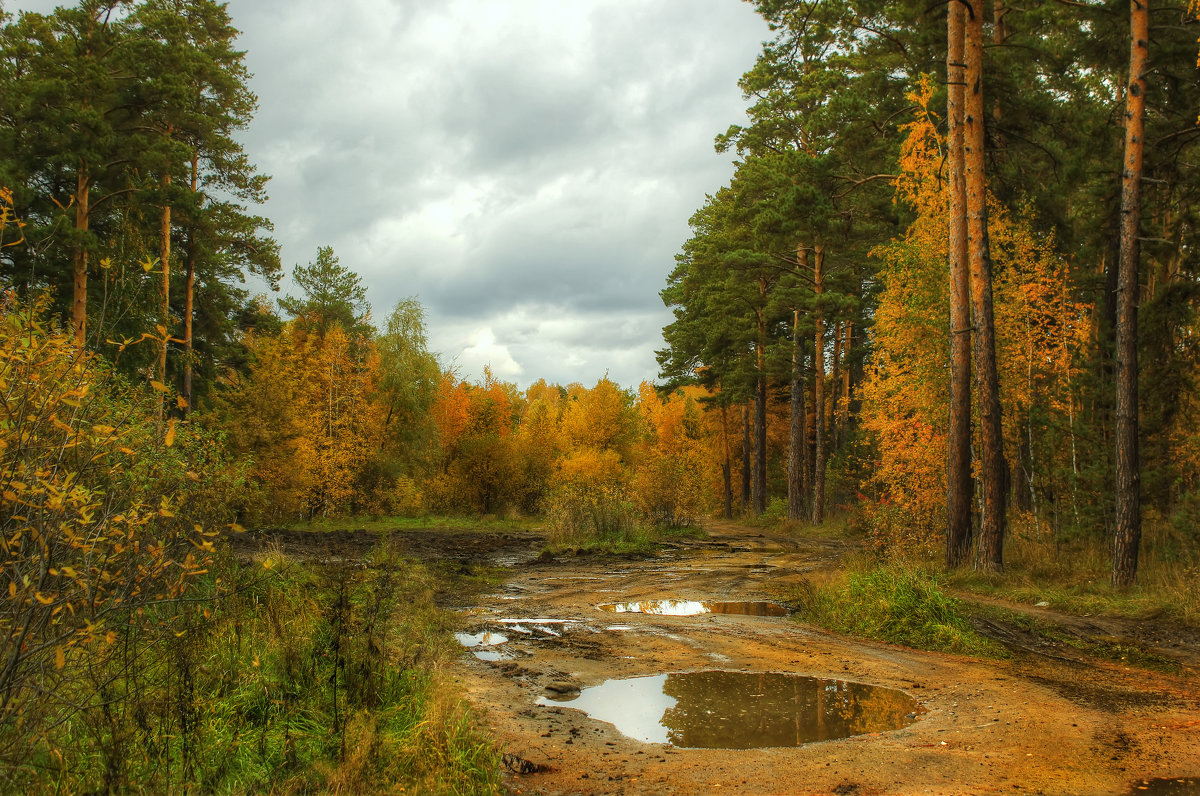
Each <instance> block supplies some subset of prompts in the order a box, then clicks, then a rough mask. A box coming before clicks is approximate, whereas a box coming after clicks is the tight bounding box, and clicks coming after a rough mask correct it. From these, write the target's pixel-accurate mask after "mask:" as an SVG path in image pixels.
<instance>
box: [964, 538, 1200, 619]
mask: <svg viewBox="0 0 1200 796" xmlns="http://www.w3.org/2000/svg"><path fill="white" fill-rule="evenodd" d="M1169 530H1170V529H1169V528H1168V527H1167V526H1166V525H1165V524H1164V523H1162V522H1156V521H1147V522H1146V523H1145V524H1144V536H1143V542H1142V556H1141V561H1140V565H1139V569H1138V580H1137V584H1136V585H1135V586H1133V587H1131V588H1126V589H1114V588H1113V587H1112V586H1111V584H1110V578H1111V567H1112V563H1111V557H1110V555H1109V551H1108V544H1107V542H1104V541H1101V540H1097V539H1093V538H1077V539H1073V540H1068V541H1063V540H1055V539H1053V538H1051V537H1050V536H1049V535H1037V534H1032V533H1029V532H1028V529H1027V528H1022V527H1020V526H1019V525H1018V526H1017V527H1015V528H1014V529H1013V532H1012V533H1010V535H1009V539H1008V541H1007V543H1006V545H1005V571H1004V572H1003V573H1002V574H994V573H985V572H978V571H972V570H966V569H964V570H960V571H957V572H953V573H950V574H949V575H947V583H948V585H950V586H952V587H953V588H955V589H958V590H961V591H963V592H971V593H975V594H982V595H988V596H992V597H997V598H1000V599H1005V600H1010V601H1012V602H1017V603H1023V604H1026V605H1035V604H1037V603H1040V602H1045V603H1048V607H1049V608H1051V609H1053V610H1056V611H1061V612H1063V613H1070V614H1076V615H1080V616H1087V615H1099V616H1117V617H1125V618H1132V619H1147V618H1154V617H1158V616H1166V617H1171V618H1172V619H1174V620H1176V621H1179V622H1181V623H1183V624H1187V625H1190V626H1192V627H1198V626H1200V552H1198V551H1196V550H1194V549H1192V548H1190V547H1184V548H1183V550H1182V552H1180V551H1170V552H1171V553H1172V554H1170V555H1167V554H1166V552H1168V545H1167V542H1168V541H1170V540H1169V539H1166V538H1165V537H1166V536H1167V535H1168V534H1169Z"/></svg>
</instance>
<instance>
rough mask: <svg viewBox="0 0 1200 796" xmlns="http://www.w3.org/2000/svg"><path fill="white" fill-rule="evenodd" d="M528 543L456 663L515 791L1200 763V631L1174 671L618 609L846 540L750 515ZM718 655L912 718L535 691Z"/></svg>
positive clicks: (898, 787) (985, 778)
mask: <svg viewBox="0 0 1200 796" xmlns="http://www.w3.org/2000/svg"><path fill="white" fill-rule="evenodd" d="M431 538H432V537H431ZM427 541H428V540H427ZM530 542H531V544H530V552H529V554H528V555H525V556H521V555H520V554H519V553H514V552H513V551H514V550H516V549H518V548H519V547H520V544H519V541H518V540H516V539H512V540H509V542H508V543H507V545H508V546H507V547H505V550H506V551H507V552H506V555H508V557H509V563H512V562H516V565H515V566H513V567H512V568H511V569H510V572H511V578H510V579H509V580H508V581H507V582H506V583H505V585H504V586H503V587H502V588H501V589H499V590H498V591H496V592H495V593H493V594H491V595H489V596H486V597H484V598H482V600H479V601H477V603H478V604H476V605H473V606H458V607H459V608H461V609H462V610H463V611H464V615H465V618H464V631H465V632H470V633H481V632H485V631H486V632H491V633H496V634H503V635H504V636H506V637H507V638H508V641H507V642H506V643H504V644H501V645H498V646H491V647H474V648H471V649H466V650H464V653H463V656H462V658H461V662H460V664H459V665H458V666H457V668H456V670H455V672H454V676H455V677H456V678H457V681H458V684H459V687H460V688H461V691H462V693H463V696H464V697H466V698H467V699H468V700H469V701H470V702H471V703H472V704H473V705H475V706H476V707H477V708H478V710H479V712H480V713H481V715H482V716H483V719H484V721H485V723H486V724H487V725H488V726H490V727H491V729H492V731H493V732H494V733H495V735H496V737H497V739H498V740H499V742H500V743H501V744H502V745H503V747H504V748H505V749H506V750H507V751H508V752H509V754H510V756H509V758H508V762H509V764H510V766H511V768H512V770H513V771H514V773H513V774H512V775H511V776H510V780H509V785H510V787H511V788H512V790H513V791H514V792H518V793H597V794H599V793H604V794H608V793H630V794H634V793H651V794H653V793H664V794H666V793H677V794H693V793H695V794H699V793H718V792H731V791H733V792H738V793H780V794H783V793H788V794H791V793H795V794H807V793H822V794H828V793H834V794H848V793H854V794H877V793H1021V792H1032V793H1062V794H1092V793H1095V794H1104V793H1114V794H1115V793H1127V792H1131V790H1133V789H1135V788H1136V786H1138V785H1140V784H1142V782H1143V780H1147V781H1153V780H1154V779H1155V778H1170V777H1188V776H1191V777H1195V776H1197V775H1200V682H1198V680H1197V677H1196V674H1197V671H1196V669H1195V668H1194V663H1195V661H1196V660H1197V649H1196V646H1195V638H1194V635H1192V636H1189V637H1187V638H1183V639H1175V640H1174V641H1173V642H1171V643H1166V642H1164V643H1163V645H1162V649H1161V650H1160V651H1161V652H1162V653H1163V655H1165V656H1168V657H1169V656H1171V655H1174V656H1176V657H1177V658H1178V659H1179V660H1180V662H1181V665H1180V667H1179V668H1178V669H1177V670H1176V671H1175V672H1174V673H1171V674H1163V673H1160V672H1154V671H1147V670H1144V669H1139V668H1134V667H1126V666H1124V665H1122V664H1121V663H1120V662H1116V663H1114V662H1112V661H1105V660H1100V659H1092V658H1089V657H1088V656H1087V655H1086V654H1083V653H1080V652H1078V651H1077V650H1075V649H1074V648H1070V650H1063V649H1058V647H1057V646H1056V645H1055V644H1054V643H1052V642H1046V641H1044V640H1038V639H1034V638H1024V637H1023V636H1022V633H1021V632H1018V631H1014V630H1013V629H1011V628H1004V627H1000V626H994V627H992V628H990V630H991V631H992V632H993V633H994V634H996V635H999V636H1001V637H1002V638H1003V637H1005V636H1009V637H1010V638H1007V639H1006V640H1007V641H1008V642H1009V643H1010V645H1011V646H1012V648H1013V649H1014V652H1015V656H1014V658H1013V659H1012V660H1005V661H995V660H980V659H971V658H963V657H957V656H952V655H945V654H938V653H930V652H920V651H915V650H909V649H904V648H900V647H895V646H890V645H887V644H880V643H869V642H861V641H855V640H849V639H845V638H840V637H837V636H832V635H829V634H827V633H824V632H821V631H819V630H816V629H814V628H812V627H809V626H805V625H803V624H800V623H798V622H796V621H794V620H792V619H789V618H772V617H757V616H739V615H723V614H706V615H701V616H691V617H678V616H658V615H649V614H639V613H622V614H613V613H609V612H606V611H602V610H599V609H598V608H597V606H598V605H599V604H602V603H611V602H622V601H635V600H650V599H662V598H673V599H690V600H707V599H718V600H763V599H770V598H771V596H772V593H778V592H777V590H778V587H779V586H780V585H781V584H785V583H788V582H790V581H796V580H800V579H803V578H805V577H806V576H808V575H810V574H811V573H813V572H814V571H817V570H820V569H822V568H827V567H829V566H831V565H833V563H834V562H835V561H836V560H837V559H838V557H839V556H841V555H843V554H844V552H845V551H846V545H845V543H844V542H840V541H837V540H819V541H813V540H799V539H794V538H789V537H787V536H784V535H781V534H776V533H771V532H763V531H760V530H757V529H746V528H740V527H737V526H734V525H722V526H718V527H715V528H713V529H712V535H711V536H710V538H709V539H707V540H704V541H685V542H683V543H680V544H679V545H678V546H676V547H674V548H672V549H669V550H668V551H667V552H666V553H665V554H664V555H661V556H659V557H657V558H653V559H648V560H628V561H624V560H618V561H613V560H611V559H605V560H597V559H590V558H586V557H578V558H566V559H553V560H547V559H545V558H540V559H539V558H535V557H534V554H535V553H536V545H535V542H536V540H530ZM422 544H424V543H422ZM425 546H426V547H428V546H429V545H428V544H425ZM417 547H421V545H420V544H418V545H417ZM522 560H523V561H524V562H523V563H522ZM504 620H508V621H504ZM515 620H519V621H515ZM544 620H554V621H544ZM1090 626H1091V627H1093V628H1094V629H1096V630H1098V631H1101V632H1105V631H1106V630H1107V628H1105V627H1103V626H1099V625H1090ZM985 629H986V628H985ZM491 639H494V637H491ZM473 652H482V653H483V657H486V658H494V659H493V660H480V659H479V658H477V657H476V656H475V655H473V654H472V653H473ZM501 655H503V656H504V657H500V656H501ZM713 669H716V670H724V671H733V672H786V673H797V674H804V675H811V676H814V677H819V678H829V679H835V680H851V681H856V682H861V683H868V684H872V685H876V686H885V687H888V688H891V689H897V690H899V691H901V692H903V693H906V694H908V695H910V696H911V697H913V698H914V699H915V700H916V702H917V703H919V705H920V707H919V708H918V709H917V710H916V711H914V713H915V714H916V715H915V720H912V721H911V723H908V725H907V726H904V727H902V728H900V729H895V730H891V731H886V732H878V733H870V734H866V735H860V736H857V737H851V738H845V739H842V740H830V741H824V742H819V743H809V744H806V745H803V746H798V747H785V748H764V749H747V750H731V749H693V748H679V747H677V746H674V745H671V744H666V743H646V742H641V741H637V740H633V739H631V738H629V737H627V736H625V735H623V734H622V733H621V732H619V731H618V730H617V729H616V728H615V727H614V726H613V725H612V724H610V723H607V722H605V721H600V720H597V719H593V718H590V717H589V716H588V715H586V714H585V713H583V712H581V711H579V710H575V709H572V708H571V707H570V705H571V703H570V702H549V703H548V704H542V705H539V704H538V700H539V698H541V699H542V701H543V702H548V700H547V699H546V697H554V696H557V697H558V698H560V699H561V698H569V697H572V696H574V692H575V689H577V688H583V689H586V688H588V687H591V686H596V685H599V684H601V683H604V682H605V681H607V680H610V679H615V678H634V677H640V676H649V675H659V674H663V673H668V672H698V671H703V670H713ZM911 715H912V714H910V716H911ZM522 770H523V771H525V772H526V773H519V772H521V771H522ZM1155 787H1178V786H1166V785H1163V784H1162V783H1152V784H1151V790H1150V791H1149V792H1156V791H1155V790H1154V788H1155ZM1133 792H1145V791H1136V790H1134V791H1133ZM1157 792H1162V793H1166V792H1183V791H1174V790H1169V789H1164V790H1158V791H1157Z"/></svg>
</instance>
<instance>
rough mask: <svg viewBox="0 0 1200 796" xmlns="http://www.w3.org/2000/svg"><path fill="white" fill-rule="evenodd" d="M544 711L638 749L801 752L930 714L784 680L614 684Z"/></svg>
mask: <svg viewBox="0 0 1200 796" xmlns="http://www.w3.org/2000/svg"><path fill="white" fill-rule="evenodd" d="M538 704H539V705H563V706H566V707H571V708H577V709H579V710H582V711H584V712H585V713H587V714H588V715H589V716H591V717H592V718H595V719H599V720H601V721H606V722H608V723H610V724H612V725H614V726H615V727H616V728H617V729H618V730H619V731H620V732H621V733H622V734H624V735H626V736H628V737H630V738H633V739H635V740H638V741H644V742H646V743H669V744H674V745H675V746H682V747H691V748H700V749H758V748H763V747H771V746H801V745H803V744H806V743H812V742H814V741H828V740H832V739H835V738H849V737H850V736H853V735H863V734H865V733H872V732H883V731H885V730H895V729H899V728H900V727H906V726H908V725H909V724H912V723H913V722H914V721H916V719H917V717H918V715H919V714H920V713H923V712H924V709H923V708H922V707H921V706H920V704H919V703H918V702H917V701H916V700H915V699H913V698H912V697H910V696H909V695H908V694H905V693H904V692H903V691H897V690H895V689H891V688H881V687H879V686H872V685H866V684H865V683H853V682H847V681H844V680H822V679H819V678H816V677H804V676H801V675H792V674H780V673H777V672H758V673H748V672H725V671H705V672H685V673H675V674H660V675H654V676H651V677H634V678H631V679H627V680H608V681H606V682H605V683H603V684H601V685H598V686H593V687H591V688H585V689H583V690H582V691H581V692H580V693H579V694H578V695H577V696H572V697H558V698H554V699H551V698H549V697H543V698H541V699H539V700H538Z"/></svg>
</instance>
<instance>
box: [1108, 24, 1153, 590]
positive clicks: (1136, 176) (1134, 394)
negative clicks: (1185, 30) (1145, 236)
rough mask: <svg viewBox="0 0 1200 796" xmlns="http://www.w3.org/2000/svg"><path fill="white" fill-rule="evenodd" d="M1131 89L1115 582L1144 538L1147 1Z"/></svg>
mask: <svg viewBox="0 0 1200 796" xmlns="http://www.w3.org/2000/svg"><path fill="white" fill-rule="evenodd" d="M1129 28H1130V46H1129V87H1128V90H1127V91H1126V96H1125V163H1124V169H1123V171H1122V173H1121V260H1120V264H1119V266H1118V277H1117V356H1116V360H1117V362H1116V364H1117V428H1116V471H1117V472H1116V478H1117V483H1116V488H1117V531H1116V536H1115V538H1114V540H1113V570H1112V582H1113V585H1114V586H1130V585H1132V584H1133V582H1134V580H1135V579H1136V578H1137V567H1138V549H1139V547H1140V546H1141V540H1142V515H1141V473H1140V463H1139V461H1138V360H1137V310H1138V261H1139V259H1140V251H1139V246H1138V230H1139V228H1140V226H1141V215H1142V155H1143V150H1144V141H1143V137H1144V131H1145V117H1146V62H1147V56H1148V54H1149V50H1150V9H1149V3H1148V0H1132V2H1131V3H1130V6H1129Z"/></svg>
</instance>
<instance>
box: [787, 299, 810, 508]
mask: <svg viewBox="0 0 1200 796" xmlns="http://www.w3.org/2000/svg"><path fill="white" fill-rule="evenodd" d="M801 358H802V353H801V348H800V310H798V309H797V310H793V311H792V394H791V400H790V402H789V404H788V410H789V413H790V418H791V424H790V427H789V429H788V492H787V499H788V514H787V516H788V519H789V520H800V519H803V518H804V459H805V457H804V450H805V448H807V447H808V439H806V437H807V435H806V434H805V433H804V432H805V423H804V419H805V418H804V377H803V373H802V371H801V366H802V364H803V363H802V362H801Z"/></svg>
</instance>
